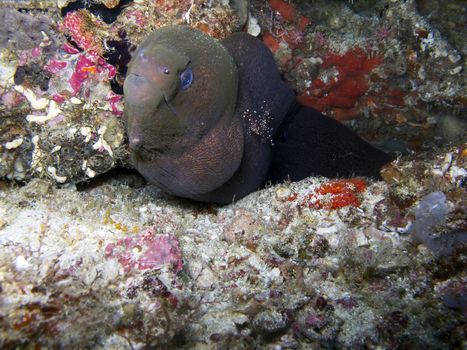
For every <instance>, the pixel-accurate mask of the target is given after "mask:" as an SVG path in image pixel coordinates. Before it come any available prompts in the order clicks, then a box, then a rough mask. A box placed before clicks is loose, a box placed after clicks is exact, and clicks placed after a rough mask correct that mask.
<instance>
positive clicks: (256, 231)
mask: <svg viewBox="0 0 467 350" xmlns="http://www.w3.org/2000/svg"><path fill="white" fill-rule="evenodd" d="M466 11H467V10H466V6H465V4H464V3H463V2H462V1H453V0H449V1H424V0H406V1H403V0H378V1H365V0H356V1H346V0H334V1H325V0H315V1H285V0H268V1H266V0H250V1H247V0H231V1H228V0H210V1H208V0H153V1H146V0H136V1H129V0H92V1H91V0H86V1H84V0H79V1H70V0H56V1H55V0H20V1H11V0H0V22H1V23H2V24H3V25H2V26H1V28H0V246H1V249H2V252H1V254H0V347H1V348H2V349H46V348H68V349H83V348H93V349H109V348H115V349H154V348H157V349H165V348H167V349H254V348H257V349H328V348H329V349H331V348H338V349H349V348H351V349H365V348H385V349H421V348H426V349H453V348H454V349H455V348H458V349H462V348H465V347H466V346H467V343H466V339H467V335H466V332H467V327H466V319H465V317H466V315H467V297H466V293H467V289H466V282H467V275H466V272H465V266H466V250H465V247H466V242H467V226H466V222H467V220H466V212H465V210H466V208H467V205H466V190H465V183H466V169H465V167H466V161H467V150H466V145H465V133H466V119H465V116H466V113H465V112H466V104H467V99H466V95H465V80H466V75H465V55H466V54H467V46H466V41H465V37H467V35H466V33H465V28H464V27H465V16H466ZM168 24H188V25H191V26H193V27H196V28H198V29H200V30H202V31H204V32H206V33H209V34H210V35H212V36H214V37H216V38H225V37H227V36H228V35H229V34H231V33H233V32H236V31H248V32H249V33H250V34H252V35H255V36H258V37H259V38H260V39H261V40H263V41H264V42H265V43H266V44H267V45H268V47H269V48H270V49H271V51H272V52H273V53H274V57H275V59H276V62H277V64H278V66H279V68H280V71H281V73H282V74H283V77H284V79H285V80H286V81H287V82H288V83H289V84H290V85H291V86H292V87H293V88H294V90H295V92H296V94H297V99H298V101H300V102H301V103H303V104H305V105H307V106H312V107H314V108H316V109H318V110H320V111H322V112H323V113H324V114H326V115H327V116H329V117H330V118H335V119H337V120H339V121H341V122H342V123H345V124H346V125H347V126H349V127H351V128H352V129H353V130H355V131H356V132H357V133H358V134H359V135H360V136H362V137H363V138H365V139H366V140H367V141H369V142H371V143H372V144H374V145H375V146H377V147H379V148H381V149H383V150H385V151H387V152H391V153H397V154H399V156H398V157H397V159H396V160H395V161H394V162H392V163H390V164H389V165H387V166H386V167H385V168H384V169H383V170H382V173H381V175H382V179H383V180H382V181H379V182H377V181H370V180H368V179H363V178H357V179H325V178H316V177H310V178H307V179H305V180H303V181H300V182H298V183H285V184H282V185H277V186H274V187H268V188H266V189H263V190H261V191H258V192H255V193H252V194H250V195H249V196H247V197H245V198H244V199H242V200H240V201H238V202H236V203H233V204H230V205H227V206H223V207H218V206H212V205H200V204H195V203H192V202H188V201H183V200H180V199H176V198H173V197H170V196H168V195H165V194H164V193H162V192H160V190H158V189H157V188H155V187H153V186H148V185H145V183H144V181H143V180H142V178H140V177H138V175H137V174H134V173H131V172H129V171H128V169H127V168H129V167H130V166H129V164H128V151H127V140H126V135H125V129H124V120H123V117H122V111H123V101H122V83H123V80H124V78H125V73H126V67H127V64H128V61H129V59H130V57H131V52H133V50H134V48H135V47H136V46H137V45H138V44H139V43H140V42H141V40H142V38H143V37H144V36H145V35H146V34H147V33H149V32H150V31H152V30H153V29H155V28H158V27H160V26H164V25H168Z"/></svg>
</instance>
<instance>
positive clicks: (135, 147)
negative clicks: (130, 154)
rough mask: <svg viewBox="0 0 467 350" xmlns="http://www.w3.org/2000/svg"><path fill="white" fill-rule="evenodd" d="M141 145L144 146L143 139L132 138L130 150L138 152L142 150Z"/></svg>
mask: <svg viewBox="0 0 467 350" xmlns="http://www.w3.org/2000/svg"><path fill="white" fill-rule="evenodd" d="M141 145H142V141H141V137H139V136H133V137H130V149H132V150H138V149H140V148H141Z"/></svg>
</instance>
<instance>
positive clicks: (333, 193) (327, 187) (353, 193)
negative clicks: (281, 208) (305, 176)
mask: <svg viewBox="0 0 467 350" xmlns="http://www.w3.org/2000/svg"><path fill="white" fill-rule="evenodd" d="M366 186H367V185H366V182H365V180H363V179H345V180H335V181H331V182H327V183H325V184H322V185H321V186H319V187H318V188H316V189H315V190H314V191H313V192H312V193H310V194H309V195H307V196H306V197H305V198H304V199H302V200H301V201H300V206H307V207H309V208H315V209H329V210H334V209H339V208H343V207H348V206H354V207H358V206H360V199H359V198H358V195H359V194H360V193H362V192H363V191H365V189H366ZM297 198H298V194H297V193H292V194H291V195H290V196H289V198H288V199H287V200H288V201H289V202H293V201H295V200H296V199H297Z"/></svg>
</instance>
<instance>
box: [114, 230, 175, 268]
mask: <svg viewBox="0 0 467 350" xmlns="http://www.w3.org/2000/svg"><path fill="white" fill-rule="evenodd" d="M105 255H106V257H107V258H115V259H117V260H118V262H119V263H120V264H121V265H122V266H123V270H124V271H125V272H127V273H128V272H130V271H131V270H133V269H134V268H137V269H139V270H147V269H152V270H159V269H161V268H163V267H165V266H167V267H169V268H171V269H172V270H173V271H174V272H175V273H177V272H180V271H181V270H182V266H183V263H182V252H181V250H180V246H179V242H178V240H177V238H176V237H175V236H173V235H170V234H156V229H155V227H151V228H149V229H148V230H146V231H145V232H144V233H142V234H139V235H137V236H135V237H125V238H121V239H119V240H118V241H117V243H116V244H115V243H110V244H108V245H107V246H106V247H105Z"/></svg>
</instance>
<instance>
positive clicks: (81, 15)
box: [60, 10, 104, 54]
mask: <svg viewBox="0 0 467 350" xmlns="http://www.w3.org/2000/svg"><path fill="white" fill-rule="evenodd" d="M103 26H104V24H103V22H102V21H101V20H99V19H98V18H97V17H95V16H93V15H92V14H90V13H89V12H87V11H84V10H78V11H74V12H69V13H68V14H67V15H66V16H65V18H64V19H63V22H62V24H61V27H60V28H61V29H62V31H64V32H66V33H68V34H69V35H70V36H71V38H72V39H73V41H74V42H75V43H76V45H78V47H80V48H81V49H83V50H85V51H88V52H90V53H93V54H96V53H97V54H102V53H103V47H102V43H101V41H100V39H99V37H98V35H97V30H98V29H99V28H101V27H103Z"/></svg>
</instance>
